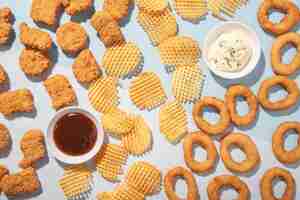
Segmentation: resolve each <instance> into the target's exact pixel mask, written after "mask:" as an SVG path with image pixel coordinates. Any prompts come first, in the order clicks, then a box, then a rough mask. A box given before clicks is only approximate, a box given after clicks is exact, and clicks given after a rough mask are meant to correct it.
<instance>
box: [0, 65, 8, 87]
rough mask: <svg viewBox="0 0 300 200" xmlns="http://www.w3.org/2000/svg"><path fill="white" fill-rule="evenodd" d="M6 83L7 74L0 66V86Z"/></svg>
mask: <svg viewBox="0 0 300 200" xmlns="http://www.w3.org/2000/svg"><path fill="white" fill-rule="evenodd" d="M6 81H7V74H6V72H5V70H4V68H3V66H2V65H1V64H0V84H4V83H5V82H6Z"/></svg>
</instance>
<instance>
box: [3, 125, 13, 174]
mask: <svg viewBox="0 0 300 200" xmlns="http://www.w3.org/2000/svg"><path fill="white" fill-rule="evenodd" d="M10 144H11V137H10V134H9V130H8V129H7V127H6V126H5V125H4V124H1V123H0V152H4V151H6V150H7V149H8V148H9V145H10ZM0 171H1V170H0ZM0 175H1V173H0ZM0 177H1V176H0Z"/></svg>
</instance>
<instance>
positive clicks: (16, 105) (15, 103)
mask: <svg viewBox="0 0 300 200" xmlns="http://www.w3.org/2000/svg"><path fill="white" fill-rule="evenodd" d="M33 110H34V99H33V96H32V93H31V91H30V90H28V89H18V90H14V91H8V92H3V93H1V94H0V113H2V114H3V115H5V116H9V115H11V114H13V113H16V112H32V111H33Z"/></svg>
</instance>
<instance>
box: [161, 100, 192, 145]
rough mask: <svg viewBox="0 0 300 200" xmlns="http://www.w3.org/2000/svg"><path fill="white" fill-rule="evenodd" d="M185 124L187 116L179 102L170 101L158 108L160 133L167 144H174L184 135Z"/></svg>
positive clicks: (185, 131)
mask: <svg viewBox="0 0 300 200" xmlns="http://www.w3.org/2000/svg"><path fill="white" fill-rule="evenodd" d="M187 123H188V122H187V114H186V112H185V110H184V108H183V107H182V105H181V104H179V102H177V101H172V102H169V103H166V104H165V105H163V106H162V107H161V108H160V111H159V125H160V132H161V133H163V134H164V135H165V137H166V138H167V140H168V141H169V142H171V143H173V144H176V143H178V142H179V141H180V140H181V139H182V138H183V137H184V136H185V135H186V133H187V131H188V129H187Z"/></svg>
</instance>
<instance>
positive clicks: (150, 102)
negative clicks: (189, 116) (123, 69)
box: [129, 72, 167, 110]
mask: <svg viewBox="0 0 300 200" xmlns="http://www.w3.org/2000/svg"><path fill="white" fill-rule="evenodd" d="M129 95H130V99H131V101H132V102H133V103H134V104H135V105H136V106H137V107H138V108H139V109H141V110H144V109H148V110H151V109H153V108H155V107H158V106H159V105H161V104H163V103H165V101H166V99H167V96H166V94H165V92H164V90H163V87H162V85H161V81H160V79H159V77H158V76H157V75H156V74H155V73H153V72H144V73H142V74H140V75H139V76H137V77H136V78H135V79H134V80H133V81H132V82H131V85H130V88H129Z"/></svg>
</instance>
